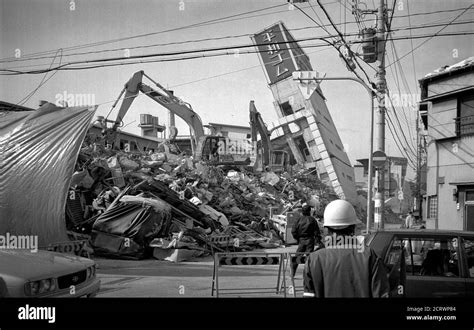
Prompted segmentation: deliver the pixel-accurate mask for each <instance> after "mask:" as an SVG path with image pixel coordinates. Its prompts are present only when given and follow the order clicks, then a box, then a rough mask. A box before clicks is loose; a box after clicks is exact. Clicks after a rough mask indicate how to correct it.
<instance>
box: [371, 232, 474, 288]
mask: <svg viewBox="0 0 474 330" xmlns="http://www.w3.org/2000/svg"><path fill="white" fill-rule="evenodd" d="M366 245H368V246H370V247H372V248H373V249H374V250H375V252H376V253H377V254H378V255H379V256H380V257H381V258H382V259H383V261H384V262H385V264H386V266H387V268H388V271H389V274H390V282H391V287H392V289H393V290H392V293H394V294H392V295H395V296H397V295H398V296H404V297H474V232H467V231H447V230H427V229H419V230H416V229H415V230H413V229H398V230H385V231H378V232H375V233H372V234H369V235H368V236H367V237H366ZM402 256H403V257H402ZM400 286H403V289H402V290H400Z"/></svg>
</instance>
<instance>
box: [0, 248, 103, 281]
mask: <svg viewBox="0 0 474 330" xmlns="http://www.w3.org/2000/svg"><path fill="white" fill-rule="evenodd" d="M93 264H94V261H92V260H90V259H87V258H82V257H78V256H73V255H65V254H60V253H56V252H49V251H42V250H38V251H37V252H30V251H28V250H0V276H2V275H10V276H15V277H19V278H23V279H25V280H38V279H42V278H49V277H58V276H62V275H66V274H70V273H74V272H77V271H80V270H83V269H85V268H87V267H89V266H92V265H93Z"/></svg>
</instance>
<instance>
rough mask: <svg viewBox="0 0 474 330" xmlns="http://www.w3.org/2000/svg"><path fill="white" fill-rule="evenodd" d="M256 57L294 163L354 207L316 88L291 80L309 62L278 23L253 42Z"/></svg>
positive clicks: (338, 145) (348, 168) (349, 176)
mask: <svg viewBox="0 0 474 330" xmlns="http://www.w3.org/2000/svg"><path fill="white" fill-rule="evenodd" d="M252 41H253V42H254V44H255V45H256V48H257V50H258V51H259V58H260V61H261V64H262V67H263V68H264V72H265V75H266V78H267V81H268V86H269V88H270V90H271V92H272V94H273V97H274V100H275V102H274V106H275V110H276V113H277V115H278V117H279V118H278V123H276V125H275V126H278V127H281V129H278V131H276V132H277V134H278V133H280V136H281V139H284V140H285V141H286V143H287V145H288V147H289V149H290V150H291V154H292V155H293V157H294V159H295V160H296V162H297V163H298V164H300V165H302V166H304V167H305V168H314V169H316V171H317V174H318V176H319V178H320V179H321V180H322V181H323V182H325V183H326V184H327V185H328V186H330V187H332V188H333V190H334V192H335V193H336V194H337V195H338V196H339V198H342V199H346V200H348V201H350V202H352V203H353V204H355V205H357V204H358V199H357V191H356V187H355V181H354V169H353V167H352V165H351V164H350V160H349V157H348V156H347V154H346V152H345V150H344V146H343V143H342V141H341V139H340V137H339V134H338V132H337V129H336V126H335V124H334V122H333V120H332V117H331V114H330V112H329V109H328V108H327V105H326V99H325V97H324V95H323V93H322V91H321V89H320V88H319V87H318V86H315V85H317V84H314V83H312V84H311V83H306V82H302V81H301V82H300V81H297V80H294V79H293V73H296V72H301V73H303V72H311V71H312V70H313V68H312V66H311V63H310V61H309V58H308V56H307V55H306V54H305V53H304V51H303V49H302V48H301V47H299V45H298V43H297V42H296V41H295V39H294V38H293V36H292V35H291V34H290V33H289V31H288V30H287V28H286V27H285V25H284V24H283V23H282V22H278V23H276V24H273V25H272V26H270V27H268V28H266V29H264V30H263V31H261V32H258V33H256V34H255V35H253V36H252Z"/></svg>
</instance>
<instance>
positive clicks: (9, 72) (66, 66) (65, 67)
mask: <svg viewBox="0 0 474 330" xmlns="http://www.w3.org/2000/svg"><path fill="white" fill-rule="evenodd" d="M473 34H474V32H473V31H461V32H456V33H445V34H438V35H436V37H447V36H460V35H473ZM420 38H433V36H432V35H417V36H413V39H420ZM310 39H311V38H309V39H308V40H310ZM313 39H314V38H313ZM407 39H410V37H407V36H404V37H395V38H391V40H407ZM321 40H322V39H321ZM323 41H326V40H323ZM295 42H299V41H298V40H295ZM362 42H363V41H356V42H353V44H355V43H362ZM281 43H284V42H281ZM254 46H255V45H240V46H228V47H218V48H211V49H197V50H190V51H181V52H172V53H154V54H146V55H139V56H133V57H132V56H131V57H116V58H106V59H95V60H84V61H76V62H69V63H65V64H63V65H61V66H58V67H55V68H52V69H41V70H32V71H19V70H10V69H0V71H4V72H7V73H4V74H0V75H18V74H41V73H45V72H48V71H54V70H77V69H87V68H97V67H105V65H102V66H100V65H99V66H93V67H80V68H78V67H72V68H71V67H70V66H72V65H80V64H88V63H103V62H112V61H130V60H132V59H141V58H151V57H165V56H172V55H182V54H183V53H186V54H192V53H206V52H212V51H219V50H229V49H233V50H237V49H239V48H249V47H254ZM317 47H327V45H325V44H316V45H305V46H301V48H317ZM289 49H295V48H293V47H287V48H283V49H282V50H289ZM259 52H260V51H246V52H242V51H239V54H254V53H259ZM235 54H236V52H235V51H234V52H232V53H229V52H224V53H219V54H210V55H205V54H201V55H194V56H189V57H175V58H165V59H158V60H154V61H148V62H147V63H152V62H170V61H181V60H190V59H196V58H205V57H216V56H224V55H235ZM138 63H144V62H143V61H138V62H129V63H127V64H138ZM114 65H116V64H114ZM108 66H111V65H108ZM112 66H113V65H112Z"/></svg>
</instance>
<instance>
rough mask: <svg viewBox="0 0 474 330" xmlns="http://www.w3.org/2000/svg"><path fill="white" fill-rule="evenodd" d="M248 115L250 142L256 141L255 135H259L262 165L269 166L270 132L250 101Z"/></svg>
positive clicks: (270, 151)
mask: <svg viewBox="0 0 474 330" xmlns="http://www.w3.org/2000/svg"><path fill="white" fill-rule="evenodd" d="M249 113H250V128H251V130H252V141H253V142H256V141H257V134H260V141H261V144H262V153H263V164H265V165H268V164H270V158H271V153H272V150H271V143H270V132H269V131H268V129H267V126H266V125H265V122H264V121H263V119H262V116H261V115H260V113H259V112H258V111H257V108H256V107H255V102H254V101H250V105H249Z"/></svg>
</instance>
